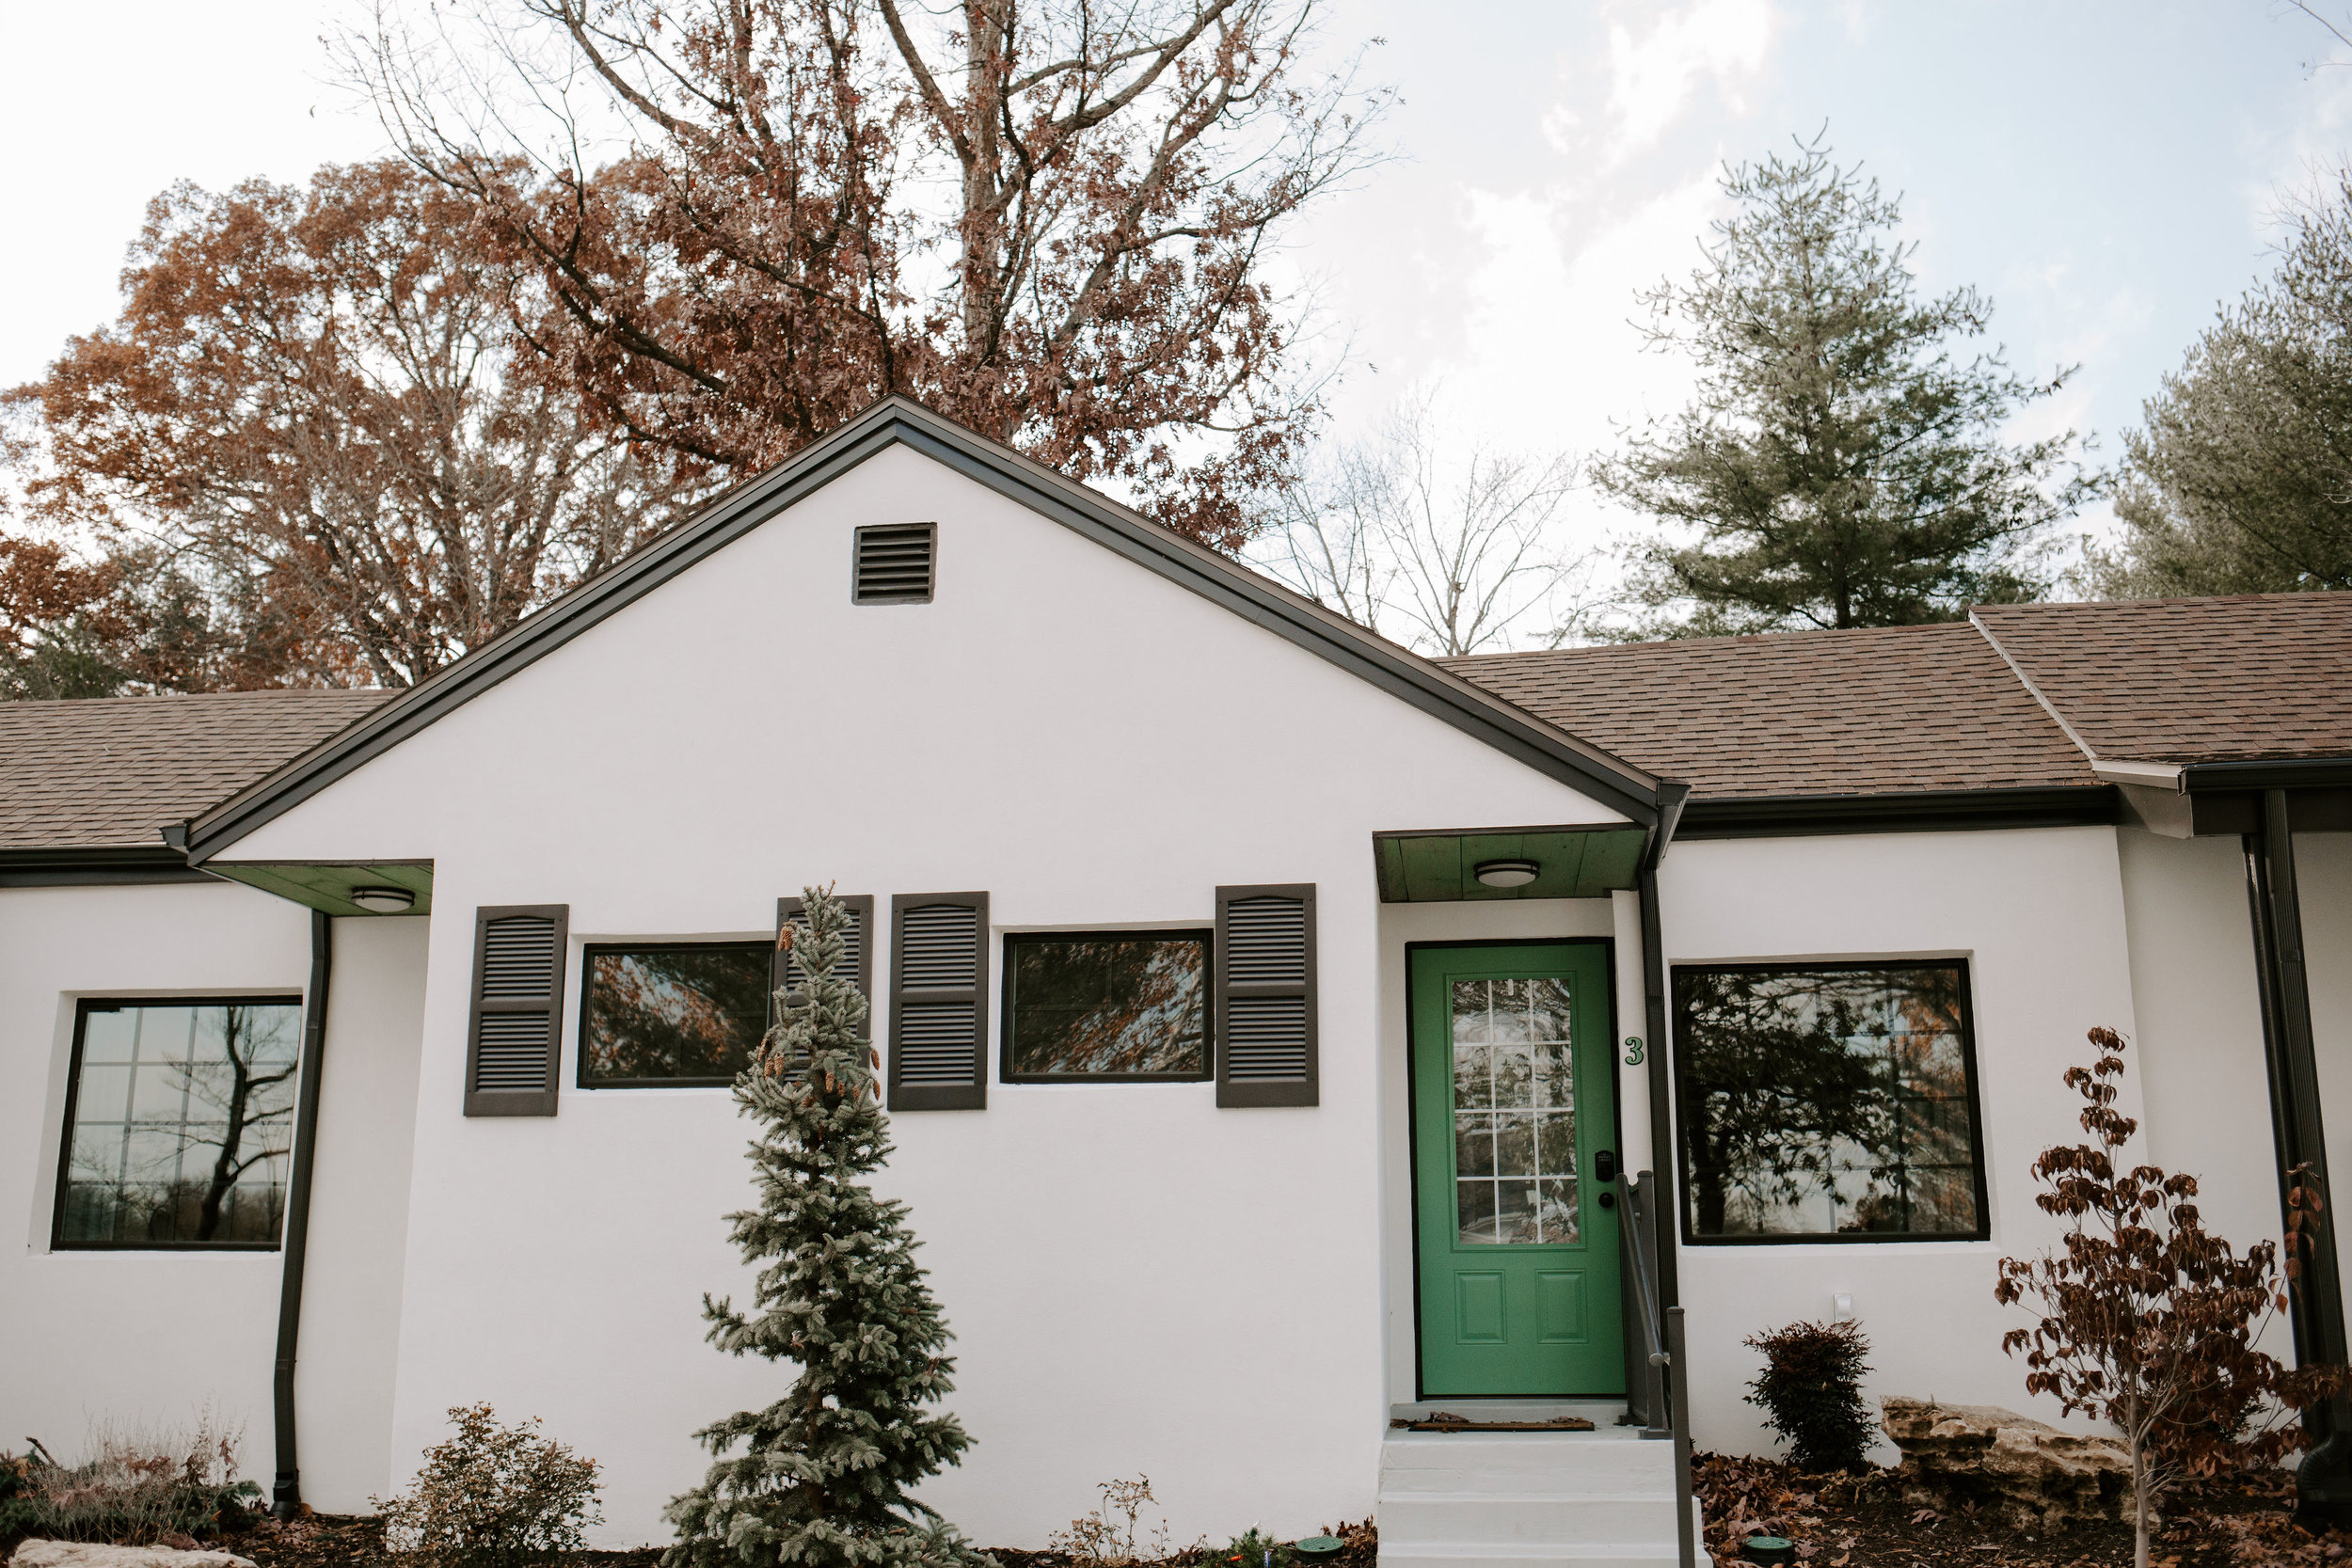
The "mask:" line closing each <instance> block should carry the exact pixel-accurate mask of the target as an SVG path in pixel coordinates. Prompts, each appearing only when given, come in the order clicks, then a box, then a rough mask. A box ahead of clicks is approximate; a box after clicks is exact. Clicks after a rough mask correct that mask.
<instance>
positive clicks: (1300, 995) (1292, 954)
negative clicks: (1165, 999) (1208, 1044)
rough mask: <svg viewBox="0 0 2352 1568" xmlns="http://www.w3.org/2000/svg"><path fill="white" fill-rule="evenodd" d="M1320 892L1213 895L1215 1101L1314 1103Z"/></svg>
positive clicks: (1243, 890)
mask: <svg viewBox="0 0 2352 1568" xmlns="http://www.w3.org/2000/svg"><path fill="white" fill-rule="evenodd" d="M1314 913H1315V890H1314V888H1313V886H1312V885H1311V884H1308V883H1294V884H1289V885H1284V886H1276V887H1228V888H1219V889H1217V892H1216V1037H1217V1064H1216V1067H1217V1070H1216V1102H1217V1103H1218V1104H1219V1105H1312V1104H1313V1103H1315V1098H1316V1085H1317V1077H1318V1068H1317V1063H1316V1058H1315V921H1314Z"/></svg>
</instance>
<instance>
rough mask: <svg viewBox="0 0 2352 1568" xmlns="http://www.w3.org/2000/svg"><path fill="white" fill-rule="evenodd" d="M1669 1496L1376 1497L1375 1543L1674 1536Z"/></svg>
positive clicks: (1483, 1543)
mask: <svg viewBox="0 0 2352 1568" xmlns="http://www.w3.org/2000/svg"><path fill="white" fill-rule="evenodd" d="M1674 1507H1675V1501H1674V1493H1673V1491H1672V1490H1671V1489H1669V1490H1668V1491H1667V1492H1666V1493H1665V1494H1664V1495H1663V1496H1660V1495H1658V1494H1656V1493H1645V1494H1638V1495H1633V1496H1627V1497H1589V1496H1588V1497H1546V1496H1542V1495H1540V1494H1527V1493H1509V1492H1474V1493H1473V1492H1454V1493H1432V1494H1424V1495H1422V1496H1419V1497H1398V1496H1393V1495H1390V1494H1383V1495H1382V1497H1381V1498H1380V1542H1381V1544H1382V1545H1383V1546H1384V1547H1385V1546H1386V1545H1387V1544H1388V1543H1389V1542H1391V1541H1394V1542H1396V1543H1398V1544H1400V1545H1403V1546H1408V1547H1410V1546H1444V1547H1450V1548H1461V1549H1468V1548H1470V1547H1472V1546H1479V1547H1484V1546H1489V1545H1492V1546H1517V1545H1539V1544H1544V1543H1547V1542H1549V1543H1553V1544H1565V1543H1570V1542H1582V1541H1646V1540H1649V1539H1650V1538H1651V1537H1653V1536H1660V1535H1662V1536H1663V1537H1664V1538H1665V1539H1666V1540H1669V1541H1671V1540H1672V1539H1673V1538H1674V1517H1675V1513H1674Z"/></svg>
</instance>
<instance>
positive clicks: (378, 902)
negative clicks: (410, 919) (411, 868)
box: [351, 887, 417, 914]
mask: <svg viewBox="0 0 2352 1568" xmlns="http://www.w3.org/2000/svg"><path fill="white" fill-rule="evenodd" d="M351 901H352V902H353V903H355V904H357V905H358V906H359V907H360V908H361V909H363V910H365V911H368V912H369V913H370V914H406V913H407V912H408V911H410V910H412V909H414V908H416V906H417V895H415V894H413V893H411V892H409V891H408V890H407V889H406V888H405V887H356V888H353V889H352V890H351Z"/></svg>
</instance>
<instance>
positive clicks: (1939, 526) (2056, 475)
mask: <svg viewBox="0 0 2352 1568" xmlns="http://www.w3.org/2000/svg"><path fill="white" fill-rule="evenodd" d="M1723 188H1724V195H1726V196H1728V197H1729V198H1731V199H1732V200H1733V201H1734V202H1735V203H1737V206H1738V210H1737V211H1736V212H1735V213H1734V214H1732V215H1731V216H1730V217H1727V218H1725V219H1724V220H1723V221H1721V222H1719V223H1717V224H1716V225H1715V242H1714V243H1713V244H1712V245H1708V247H1707V249H1706V261H1705V264H1704V265H1702V266H1701V267H1700V268H1699V269H1698V270H1697V271H1696V272H1695V273H1694V274H1693V275H1692V277H1691V279H1690V280H1689V281H1688V282H1687V283H1685V284H1682V285H1680V286H1677V285H1676V284H1674V283H1673V282H1671V281H1669V282H1666V283H1661V284H1660V285H1659V286H1658V288H1656V289H1655V290H1652V291H1650V292H1649V293H1646V294H1645V295H1644V296H1643V298H1644V302H1645V304H1646V305H1648V306H1649V308H1650V310H1651V312H1652V320H1651V325H1650V326H1649V328H1648V337H1649V341H1650V345H1651V346H1652V347H1653V348H1659V349H1667V348H1675V349H1680V350H1682V351H1684V352H1686V353H1687V354H1689V355H1690V356H1691V357H1692V359H1693V360H1695V361H1696V362H1697V365H1698V368H1699V372H1700V380H1699V387H1698V392H1697V395H1696V397H1695V399H1694V400H1693V402H1692V404H1691V406H1690V407H1689V408H1687V409H1685V410H1684V411H1683V412H1682V413H1681V414H1680V415H1679V416H1677V418H1676V419H1674V420H1670V421H1665V422H1663V423H1661V424H1658V425H1653V426H1652V427H1651V429H1650V430H1648V431H1647V432H1645V433H1643V434H1641V435H1639V436H1636V437H1635V438H1634V439H1633V440H1632V441H1631V442H1630V443H1629V446H1628V448H1627V450H1626V451H1624V452H1623V453H1622V454H1621V455H1619V456H1618V457H1616V458H1614V459H1613V460H1611V461H1608V462H1604V463H1601V464H1598V465H1597V466H1596V467H1595V469H1594V477H1595V479H1596V481H1597V483H1599V484H1600V486H1601V487H1602V488H1603V489H1604V490H1606V491H1608V492H1609V493H1611V494H1612V495H1613V496H1615V497H1616V498H1617V499H1619V500H1622V501H1626V502H1628V503H1629V504H1631V505H1633V506H1635V507H1637V508H1639V509H1640V510H1642V511H1644V512H1647V513H1649V514H1650V515H1653V516H1655V517H1657V518H1658V519H1660V520H1661V522H1665V523H1668V524H1672V525H1679V526H1680V527H1682V528H1685V529H1690V530H1695V531H1696V538H1695V540H1693V541H1692V542H1690V543H1687V544H1683V543H1677V542H1676V541H1674V540H1672V539H1669V538H1660V539H1658V540H1656V541H1654V542H1652V543H1650V544H1648V545H1646V546H1642V547H1641V548H1640V549H1639V550H1638V552H1637V554H1636V557H1635V560H1636V564H1637V568H1638V574H1639V575H1638V576H1637V578H1636V581H1635V589H1636V593H1637V594H1638V596H1639V597H1640V598H1641V599H1642V600H1643V601H1644V602H1645V603H1646V604H1648V605H1649V606H1650V607H1651V608H1652V610H1656V611H1662V612H1664V613H1663V614H1661V615H1659V616H1658V617H1657V618H1656V619H1654V620H1653V621H1652V622H1651V623H1650V624H1649V625H1648V626H1645V627H1644V628H1643V629H1644V630H1645V632H1648V633H1650V634H1652V635H1665V636H1691V635H1700V636H1708V635H1716V634H1720V633H1725V632H1749V631H1778V630H1784V629H1792V628H1803V627H1807V626H1905V625H1911V624H1914V623H1917V622H1922V621H1948V620H1954V619H1957V618H1958V617H1959V616H1960V615H1961V614H1962V613H1963V611H1964V610H1965V609H1966V607H1967V606H1968V605H1969V604H1971V603H1979V602H1988V601H1994V602H1997V601H2006V600H2016V599H2023V598H2030V597H2033V596H2034V595H2035V594H2038V593H2039V592H2040V591H2041V589H2042V587H2043V586H2044V585H2043V583H2042V579H2041V578H2040V576H2039V574H2038V572H2037V570H2036V567H2037V559H2036V556H2037V549H2036V546H2037V545H2038V543H2039V542H2040V540H2041V538H2042V536H2043V535H2044V534H2045V533H2046V531H2047V530H2048V529H2049V526H2050V525H2051V524H2053V523H2055V522H2057V521H2058V519H2059V518H2061V517H2064V516H2067V515H2071V514H2072V513H2073V512H2074V510H2075V509H2076V508H2077V507H2078V506H2080V505H2081V504H2082V503H2083V502H2084V501H2085V500H2087V499H2090V497H2091V496H2092V495H2093V494H2095V493H2096V489H2097V482H2096V480H2095V479H2092V478H2090V477H2086V476H2085V475H2083V474H2082V473H2081V472H2080V471H2079V468H2078V467H2076V466H2075V465H2074V462H2073V457H2072V454H2073V451H2074V441H2075V437H2074V432H2072V431H2068V432H2066V433H2065V434H2063V435H2060V436H2050V437H2047V438H2045V439H2042V440H2039V441H2031V442H2027V443H2026V444H2024V445H2022V446H2010V445H2007V444H2005V443H2004V442H2003V441H2002V440H2001V439H2000V428H2001V426H2002V425H2003V424H2004V423H2005V422H2006V421H2007V420H2009V419H2010V416H2011V415H2013V414H2015V413H2016V412H2017V411H2018V410H2019V409H2020V408H2021V407H2023V406H2025V405H2026V404H2031V403H2033V402H2035V401H2038V400H2040V399H2042V398H2046V397H2048V396H2049V395H2051V394H2052V393H2053V392H2055V391H2057V390H2058V388H2059V386H2060V385H2062V384H2063V382H2064V381H2065V379H2066V375H2067V373H2068V372H2059V373H2058V376H2056V377H2055V378H2054V379H2052V380H2051V381H2049V382H2046V383H2043V384H2042V385H2039V386H2036V385H2031V384H2028V383H2026V382H2025V381H2023V380H2021V379H2019V378H2018V377H2017V376H2015V375H2013V374H2011V373H2010V371H2009V369H2008V367H2007V366H2006V365H2005V364H2004V363H2003V362H2002V359H2001V356H2000V355H1999V354H1997V353H1994V354H1984V355H1979V356H1976V357H1974V358H1972V359H1969V360H1966V361H1964V362H1963V361H1958V360H1955V358H1954V357H1953V356H1952V353H1951V351H1950V350H1949V348H1948V347H1947V341H1949V340H1952V339H1954V338H1959V339H1963V340H1964V339H1968V338H1974V337H1978V336H1980V335H1981V334H1982V333H1983V332H1984V331H1985V330H1986V328H1987V327H1988V325H1990V323H1991V320H1992V313H1993V308H1992V304H1991V302H1990V301H1988V300H1986V299H1985V298H1984V297H1983V296H1982V295H1980V294H1979V293H1977V292H1976V291H1975V290H1974V289H1958V290H1955V291H1953V292H1952V293H1947V294H1945V295H1944V296H1942V297H1941V298H1937V299H1930V300H1921V299H1919V298H1918V297H1917V295H1916V292H1915V278H1914V277H1913V275H1912V272H1911V266H1910V261H1911V255H1912V249H1913V247H1912V246H1910V245H1903V244H1901V243H1900V242H1899V241H1895V240H1892V239H1890V238H1889V237H1888V236H1890V235H1891V234H1892V233H1893V231H1894V230H1895V228H1896V225H1897V224H1898V222H1899V219H1900V216H1901V214H1900V212H1899V207H1898V204H1897V202H1896V201H1895V200H1894V199H1892V198H1886V197H1883V196H1881V195H1880V194H1879V188H1878V184H1877V182H1875V181H1865V180H1864V179H1863V178H1862V177H1861V174H1860V172H1859V170H1858V169H1840V168H1838V167H1837V166H1836V165H1835V164H1833V163H1832V162H1831V160H1830V154H1829V151H1828V150H1827V149H1826V148H1825V147H1823V146H1822V145H1821V143H1820V141H1819V140H1818V139H1817V140H1816V141H1815V142H1813V143H1812V144H1811V145H1809V146H1804V147H1801V148H1800V149H1799V150H1798V154H1797V156H1795V157H1794V158H1787V159H1784V158H1778V157H1772V158H1767V159H1766V160H1765V161H1764V162H1763V163H1761V164H1756V165H1752V166H1740V167H1739V168H1734V169H1731V170H1728V171H1727V172H1726V173H1725V175H1724V182H1723Z"/></svg>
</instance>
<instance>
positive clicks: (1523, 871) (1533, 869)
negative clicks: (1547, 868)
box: [1470, 860, 1543, 887]
mask: <svg viewBox="0 0 2352 1568" xmlns="http://www.w3.org/2000/svg"><path fill="white" fill-rule="evenodd" d="M1542 869H1543V867H1542V866H1541V865H1539V864H1537V863H1535V862H1534V861H1529V860H1502V861H1480V862H1479V863H1477V864H1476V865H1475V866H1473V867H1471V868H1470V870H1471V875H1473V876H1475V877H1476V878H1477V879H1478V880H1479V882H1480V884H1481V885H1482V886H1486V887H1525V886H1526V885H1527V884H1528V883H1530V882H1532V881H1534V879H1535V874H1536V873H1537V872H1539V871H1541V870H1542Z"/></svg>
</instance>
